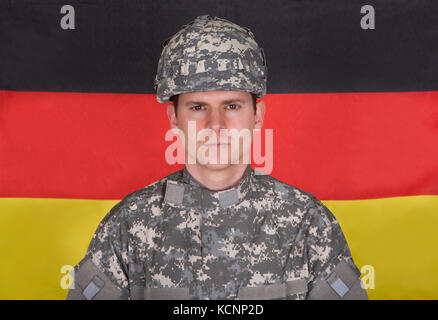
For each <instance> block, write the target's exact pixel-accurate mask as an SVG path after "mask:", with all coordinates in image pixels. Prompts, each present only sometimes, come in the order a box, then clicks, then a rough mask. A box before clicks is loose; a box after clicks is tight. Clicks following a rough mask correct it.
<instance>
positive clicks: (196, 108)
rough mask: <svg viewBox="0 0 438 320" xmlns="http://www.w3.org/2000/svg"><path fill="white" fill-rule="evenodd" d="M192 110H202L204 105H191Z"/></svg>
mask: <svg viewBox="0 0 438 320" xmlns="http://www.w3.org/2000/svg"><path fill="white" fill-rule="evenodd" d="M192 110H195V111H201V110H204V106H193V107H192Z"/></svg>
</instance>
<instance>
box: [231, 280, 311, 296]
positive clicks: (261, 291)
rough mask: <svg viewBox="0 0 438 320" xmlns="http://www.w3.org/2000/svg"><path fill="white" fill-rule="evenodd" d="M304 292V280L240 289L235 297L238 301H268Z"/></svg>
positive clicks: (305, 282) (305, 289)
mask: <svg viewBox="0 0 438 320" xmlns="http://www.w3.org/2000/svg"><path fill="white" fill-rule="evenodd" d="M305 291H307V281H306V279H297V280H292V281H287V282H284V283H278V284H270V285H265V286H257V287H242V288H240V289H239V293H238V295H237V297H238V298H239V299H240V300H268V299H278V298H284V297H287V296H289V295H292V294H296V293H300V292H305Z"/></svg>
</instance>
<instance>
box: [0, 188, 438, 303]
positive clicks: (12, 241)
mask: <svg viewBox="0 0 438 320" xmlns="http://www.w3.org/2000/svg"><path fill="white" fill-rule="evenodd" d="M118 201H119V200H79V199H78V200H76V199H35V198H0V252H1V254H2V257H1V263H0V279H2V281H1V282H0V299H65V297H66V295H67V290H66V289H62V288H61V284H62V283H64V284H65V283H66V282H65V280H66V274H67V273H66V271H65V270H63V272H64V273H61V268H62V266H74V265H75V264H76V263H77V262H79V261H80V260H81V259H82V257H83V255H84V254H85V251H86V249H87V247H88V244H89V242H90V240H91V237H92V236H93V234H94V232H95V230H96V228H97V225H98V224H99V222H100V221H101V220H102V218H103V217H104V216H105V214H106V213H107V212H108V211H109V210H110V209H111V208H112V207H113V206H114V205H115V204H116V203H117V202H118ZM323 202H324V204H325V205H326V206H327V207H328V208H329V209H330V210H331V211H332V212H333V213H334V215H335V216H336V218H337V219H338V221H339V223H340V224H341V227H342V229H343V231H344V233H345V236H346V238H347V241H348V243H349V245H350V249H351V252H352V254H353V258H354V260H355V262H356V265H357V266H358V267H359V269H362V271H363V272H364V274H363V276H362V280H363V281H364V282H365V285H366V286H368V288H367V292H368V295H369V297H370V299H438V272H437V270H438V255H437V252H438V232H436V228H437V226H438V196H411V197H394V198H384V199H372V200H348V201H347V200H341V201H323ZM372 287H374V288H372Z"/></svg>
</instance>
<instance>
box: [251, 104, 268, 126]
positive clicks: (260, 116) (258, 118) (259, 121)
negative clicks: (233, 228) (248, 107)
mask: <svg viewBox="0 0 438 320" xmlns="http://www.w3.org/2000/svg"><path fill="white" fill-rule="evenodd" d="M265 110H266V106H265V102H264V101H263V100H259V101H257V102H256V114H255V126H254V128H255V129H261V128H262V127H263V120H264V118H265Z"/></svg>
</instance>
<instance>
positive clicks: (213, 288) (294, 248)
mask: <svg viewBox="0 0 438 320" xmlns="http://www.w3.org/2000/svg"><path fill="white" fill-rule="evenodd" d="M73 274H74V277H75V289H70V291H69V294H68V297H67V299H84V298H86V299H245V300H246V299H309V298H314V299H319V298H321V299H336V298H350V299H366V298H367V295H366V292H365V290H363V289H362V288H361V286H360V285H359V284H360V278H359V275H360V272H359V270H358V269H357V268H356V266H355V265H354V263H353V260H352V257H351V254H350V251H349V247H348V245H347V242H346V240H345V238H344V235H343V233H342V231H341V228H340V226H339V224H338V222H337V221H336V219H335V217H334V216H333V215H332V213H331V212H330V211H329V210H328V209H327V208H326V207H325V206H324V205H323V204H322V203H321V202H320V201H319V200H317V199H316V198H315V197H314V196H313V195H311V194H310V193H308V192H305V191H303V190H300V189H298V188H296V187H293V186H290V185H288V184H286V183H284V182H281V181H279V180H277V179H275V178H273V177H271V176H267V175H259V174H256V173H255V171H254V170H253V169H251V167H250V166H248V167H247V168H246V170H245V173H244V175H243V177H242V179H241V181H240V182H239V184H238V185H237V186H236V187H234V188H231V189H228V190H225V191H211V190H208V189H206V188H204V187H202V186H201V185H200V184H198V183H197V182H196V181H195V180H194V179H193V178H192V177H191V175H190V174H189V172H188V171H187V169H186V168H184V169H183V170H180V171H178V172H175V173H173V174H171V175H169V176H167V177H165V178H163V179H161V180H159V181H157V182H155V183H153V184H151V185H149V186H147V187H145V188H143V189H141V190H138V191H136V192H133V193H131V194H129V195H127V196H126V197H125V198H124V199H123V200H122V201H121V202H119V203H118V204H117V205H116V206H115V207H113V208H112V209H111V211H110V212H109V213H108V214H107V215H106V216H105V218H104V219H103V220H102V221H101V223H100V224H99V226H98V228H97V231H96V233H95V234H94V237H93V239H92V241H91V243H90V245H89V247H88V250H87V252H86V255H85V257H84V259H82V260H81V261H80V262H79V263H78V265H77V266H76V267H75V268H74V273H73Z"/></svg>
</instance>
